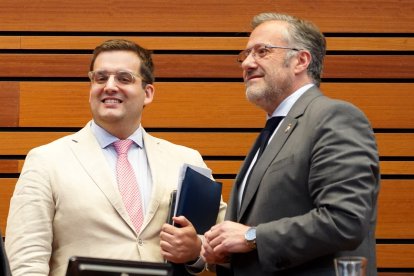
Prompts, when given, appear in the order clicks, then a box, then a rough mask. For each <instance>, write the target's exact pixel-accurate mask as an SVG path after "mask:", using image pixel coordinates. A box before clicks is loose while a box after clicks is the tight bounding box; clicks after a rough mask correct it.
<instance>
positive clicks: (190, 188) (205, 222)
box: [175, 167, 222, 235]
mask: <svg viewBox="0 0 414 276" xmlns="http://www.w3.org/2000/svg"><path fill="white" fill-rule="evenodd" d="M221 190H222V184H221V183H220V182H216V181H214V180H212V179H211V178H209V177H207V176H205V175H203V174H201V173H199V172H197V171H195V170H194V169H192V168H191V167H187V168H186V171H185V174H184V178H183V180H182V183H181V188H180V191H179V193H177V195H178V197H179V198H177V199H176V202H177V203H176V204H177V206H176V212H175V216H177V217H178V216H185V217H186V218H187V219H188V220H189V221H190V222H191V223H192V224H193V226H194V228H195V229H196V231H197V234H200V235H203V234H204V233H205V232H206V231H208V230H210V228H211V227H212V226H213V225H215V224H216V221H217V216H218V212H219V208H220V201H221Z"/></svg>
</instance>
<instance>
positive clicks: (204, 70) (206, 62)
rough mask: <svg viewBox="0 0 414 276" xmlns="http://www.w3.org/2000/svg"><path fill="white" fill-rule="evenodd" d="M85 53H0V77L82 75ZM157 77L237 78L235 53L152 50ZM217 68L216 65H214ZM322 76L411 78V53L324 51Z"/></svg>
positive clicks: (413, 69)
mask: <svg viewBox="0 0 414 276" xmlns="http://www.w3.org/2000/svg"><path fill="white" fill-rule="evenodd" d="M90 60H91V55H89V54H0V77H86V75H87V74H86V72H87V70H88V68H89V63H90ZM154 63H155V67H156V70H155V75H156V77H160V78H241V75H242V74H241V69H240V66H239V65H238V63H237V62H236V55H227V54H224V55H217V54H204V55H201V54H154ZM218 68H219V69H218ZM323 77H324V78H326V79H331V78H355V79H363V78H369V79H390V78H391V79H394V78H396V79H402V80H403V79H410V78H411V79H412V78H414V56H412V55H384V56H382V55H328V56H327V57H326V61H325V70H324V73H323Z"/></svg>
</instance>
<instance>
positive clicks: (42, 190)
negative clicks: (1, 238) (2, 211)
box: [6, 149, 54, 276]
mask: <svg viewBox="0 0 414 276" xmlns="http://www.w3.org/2000/svg"><path fill="white" fill-rule="evenodd" d="M46 167H47V165H46V164H45V163H44V162H43V161H42V158H41V157H40V155H39V154H38V151H36V149H35V150H32V151H31V152H30V153H29V154H28V156H27V158H26V160H25V164H24V167H23V170H22V173H21V175H20V178H19V180H18V182H17V184H16V187H15V191H14V194H13V196H12V198H11V201H10V210H9V215H8V220H7V229H6V252H7V255H8V258H9V262H10V268H11V270H12V273H13V275H15V276H19V275H48V274H49V259H50V255H51V251H52V238H53V237H52V235H53V232H52V221H53V215H54V201H53V197H52V191H51V186H50V179H49V175H48V173H47V172H46V170H45V168H46Z"/></svg>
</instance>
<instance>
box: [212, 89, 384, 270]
mask: <svg viewBox="0 0 414 276" xmlns="http://www.w3.org/2000/svg"><path fill="white" fill-rule="evenodd" d="M250 154H251V153H250ZM246 159H248V158H246ZM246 166H248V164H244V165H243V166H242V169H241V171H240V173H239V174H238V176H237V178H236V181H235V184H234V186H233V190H232V193H231V199H230V202H229V206H228V209H227V214H226V220H231V221H236V222H240V223H243V224H246V225H250V226H257V250H254V251H252V252H249V253H246V254H234V255H233V256H232V258H231V266H232V273H231V274H234V275H246V276H247V275H249V276H251V275H306V276H309V275H318V276H321V275H329V276H332V275H335V272H334V264H333V259H334V258H335V257H337V256H341V255H358V256H365V257H367V258H368V261H369V265H368V268H367V272H368V275H376V256H375V236H374V234H375V225H376V216H377V197H378V191H379V181H380V174H379V160H378V153H377V146H376V142H375V138H374V133H373V130H372V128H371V126H370V123H369V122H368V120H367V118H366V117H365V115H364V114H363V113H362V112H361V111H360V110H358V109H357V108H356V107H354V106H353V105H351V104H349V103H346V102H342V101H338V100H333V99H330V98H328V97H325V96H323V95H322V93H321V92H320V91H319V89H317V88H316V87H313V88H311V89H309V90H308V91H307V92H306V93H304V94H303V95H302V96H301V97H300V98H299V99H298V101H297V102H296V103H295V104H294V106H293V107H292V109H291V110H290V111H289V113H288V114H287V116H286V117H285V119H284V121H283V122H282V124H281V125H280V127H279V129H278V131H277V133H276V135H275V136H274V138H273V139H272V141H271V142H270V143H269V145H268V147H267V148H266V150H265V152H264V153H263V155H262V157H261V158H260V160H259V161H258V163H257V164H256V166H255V168H254V169H253V171H252V172H251V176H250V180H249V182H248V183H247V184H246V189H245V195H244V198H243V201H242V205H241V207H240V209H238V206H237V194H238V189H239V186H240V183H241V182H242V178H243V175H244V171H245V170H246ZM218 270H219V272H218V275H225V274H226V273H221V272H220V269H218ZM227 272H228V271H227Z"/></svg>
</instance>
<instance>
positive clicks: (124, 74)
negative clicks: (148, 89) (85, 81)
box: [88, 70, 142, 85]
mask: <svg viewBox="0 0 414 276" xmlns="http://www.w3.org/2000/svg"><path fill="white" fill-rule="evenodd" d="M111 75H114V76H115V81H116V82H117V83H118V84H123V85H128V84H133V83H135V80H136V78H141V79H142V77H141V76H140V75H138V74H135V73H132V72H129V71H124V70H120V71H116V72H109V71H105V70H98V71H90V72H89V73H88V76H89V79H90V80H91V82H92V83H96V84H105V83H107V82H108V80H109V77H110V76H111Z"/></svg>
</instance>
